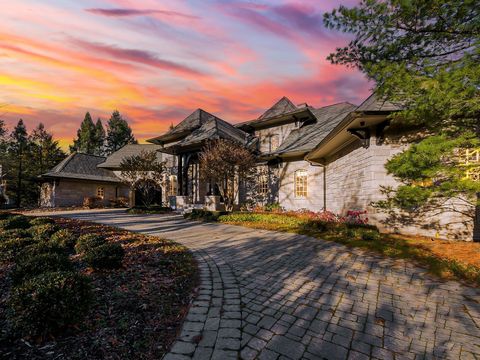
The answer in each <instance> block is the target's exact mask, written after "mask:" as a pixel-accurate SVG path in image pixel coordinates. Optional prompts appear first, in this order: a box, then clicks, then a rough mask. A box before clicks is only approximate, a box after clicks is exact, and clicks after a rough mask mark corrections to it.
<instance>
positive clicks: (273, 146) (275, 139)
mask: <svg viewBox="0 0 480 360" xmlns="http://www.w3.org/2000/svg"><path fill="white" fill-rule="evenodd" d="M279 145H280V139H279V136H278V135H272V136H271V137H270V151H275V150H277V148H278V146H279Z"/></svg>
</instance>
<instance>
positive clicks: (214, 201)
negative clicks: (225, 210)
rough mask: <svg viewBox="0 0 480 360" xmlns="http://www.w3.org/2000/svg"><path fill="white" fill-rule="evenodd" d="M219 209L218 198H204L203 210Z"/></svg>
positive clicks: (212, 196)
mask: <svg viewBox="0 0 480 360" xmlns="http://www.w3.org/2000/svg"><path fill="white" fill-rule="evenodd" d="M220 208H221V204H220V196H216V195H210V196H205V210H208V211H219V210H220Z"/></svg>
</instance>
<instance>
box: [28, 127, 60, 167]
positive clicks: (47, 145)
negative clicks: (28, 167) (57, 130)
mask: <svg viewBox="0 0 480 360" xmlns="http://www.w3.org/2000/svg"><path fill="white" fill-rule="evenodd" d="M29 141H30V146H31V147H30V149H31V154H32V157H31V159H32V161H31V163H32V164H33V165H34V167H35V171H34V173H35V174H43V173H44V172H46V171H47V170H48V169H51V168H52V167H54V166H55V165H56V164H58V163H59V162H60V161H61V160H63V159H64V158H65V156H66V155H65V153H64V152H63V150H62V149H61V148H60V146H59V145H58V141H57V140H54V139H53V135H52V134H51V133H49V132H47V131H46V130H45V126H44V125H43V124H42V123H40V124H38V126H37V127H36V128H35V129H34V130H33V131H32V134H31V136H30V138H29Z"/></svg>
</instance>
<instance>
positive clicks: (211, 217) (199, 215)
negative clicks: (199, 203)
mask: <svg viewBox="0 0 480 360" xmlns="http://www.w3.org/2000/svg"><path fill="white" fill-rule="evenodd" d="M225 214H227V212H223V211H207V210H203V209H193V210H192V212H191V213H187V214H185V215H184V217H185V218H186V219H190V220H200V221H217V220H218V218H219V217H220V216H222V215H225Z"/></svg>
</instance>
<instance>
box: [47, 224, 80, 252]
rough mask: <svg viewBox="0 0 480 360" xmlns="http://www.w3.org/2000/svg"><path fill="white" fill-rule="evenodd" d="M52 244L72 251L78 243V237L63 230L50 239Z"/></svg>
mask: <svg viewBox="0 0 480 360" xmlns="http://www.w3.org/2000/svg"><path fill="white" fill-rule="evenodd" d="M50 242H52V243H54V244H58V245H59V246H61V247H65V248H69V249H71V248H73V247H74V246H75V244H76V242H77V236H76V235H74V234H73V233H72V232H71V231H70V230H68V229H62V230H58V231H57V232H56V233H54V234H53V235H52V236H51V237H50Z"/></svg>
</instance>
